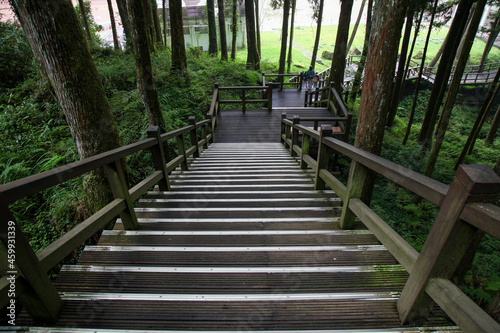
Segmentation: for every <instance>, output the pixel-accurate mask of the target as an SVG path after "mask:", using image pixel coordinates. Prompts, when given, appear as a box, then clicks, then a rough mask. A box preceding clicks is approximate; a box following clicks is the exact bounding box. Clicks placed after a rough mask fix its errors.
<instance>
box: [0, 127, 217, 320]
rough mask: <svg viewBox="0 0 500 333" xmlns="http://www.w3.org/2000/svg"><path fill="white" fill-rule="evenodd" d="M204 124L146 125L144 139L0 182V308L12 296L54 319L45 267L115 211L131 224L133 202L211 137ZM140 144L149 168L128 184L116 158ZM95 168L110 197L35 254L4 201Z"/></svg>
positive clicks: (55, 302)
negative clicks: (173, 148)
mask: <svg viewBox="0 0 500 333" xmlns="http://www.w3.org/2000/svg"><path fill="white" fill-rule="evenodd" d="M209 124H210V120H209V119H207V120H204V121H201V122H198V123H197V122H196V121H195V118H194V117H190V118H189V126H186V127H183V128H181V129H178V130H175V131H172V132H168V133H164V134H160V131H159V128H158V127H150V128H149V129H148V132H147V133H148V138H147V139H145V140H142V141H139V142H136V143H133V144H130V145H127V146H124V147H120V148H117V149H114V150H111V151H108V152H105V153H102V154H99V155H95V156H92V157H89V158H86V159H83V160H81V161H78V162H75V163H71V164H68V165H65V166H62V167H59V168H56V169H53V170H49V171H46V172H43V173H40V174H37V175H33V176H30V177H26V178H23V179H20V180H17V181H14V182H11V183H8V184H5V185H1V186H0V214H1V215H0V272H1V273H0V274H1V277H0V307H4V306H6V305H10V304H12V302H15V299H14V296H15V297H16V298H17V299H18V300H20V302H21V303H22V304H23V305H24V307H25V309H26V310H27V311H28V313H29V314H30V315H31V316H32V317H33V318H34V319H36V320H40V321H43V322H54V321H55V320H56V319H57V316H58V313H59V310H60V308H61V305H62V301H61V298H60V297H59V294H58V293H57V290H56V289H55V287H54V286H53V284H52V283H51V281H50V280H49V278H48V276H47V272H48V271H50V270H51V269H52V268H53V267H54V266H56V265H57V264H58V263H60V262H61V261H62V260H63V259H64V258H65V257H66V256H68V255H69V254H70V253H71V252H72V251H73V250H74V249H76V248H77V247H79V246H80V245H81V244H83V243H84V242H85V241H86V240H87V239H89V238H90V237H91V236H92V235H94V234H95V233H96V232H98V231H99V230H100V229H102V228H103V227H104V226H106V225H107V224H108V223H109V222H110V221H112V220H114V219H115V218H116V217H117V216H118V215H119V216H120V217H121V220H122V223H123V225H124V227H125V228H126V229H129V230H133V229H136V228H137V226H138V222H137V218H136V216H135V213H134V207H133V202H134V201H136V200H137V199H138V198H139V197H140V196H141V195H142V194H144V193H146V192H147V191H148V190H149V189H150V188H152V187H153V186H154V185H156V184H158V186H159V188H160V190H161V191H168V190H170V184H169V178H168V175H169V173H170V172H171V171H173V170H174V169H175V168H177V167H178V166H180V167H181V168H182V170H187V169H188V164H187V161H188V157H190V156H194V157H198V156H199V150H200V147H204V148H208V145H209V143H210V142H211V141H213V132H211V133H209V126H208V125H209ZM186 135H188V136H189V137H188V138H185V136H186ZM169 140H175V141H176V143H177V149H178V155H177V156H175V157H173V158H170V157H169V153H168V150H165V149H164V147H165V145H166V143H167V141H169ZM146 149H148V150H150V151H151V153H152V157H153V163H154V167H155V171H154V172H153V173H152V174H151V175H149V176H148V177H146V178H145V179H144V180H142V181H141V182H140V183H138V184H137V185H135V186H133V187H132V188H130V189H129V186H128V184H127V181H126V179H125V176H124V170H123V166H122V159H124V158H126V157H127V156H130V155H132V154H135V153H139V152H143V151H144V150H146ZM99 168H103V169H104V170H105V172H106V175H107V178H108V180H109V183H110V187H111V190H112V193H113V196H114V200H113V201H112V202H110V203H109V204H108V205H106V206H105V207H104V208H102V209H101V210H99V211H98V212H97V213H95V214H94V215H92V216H91V217H89V218H88V219H86V220H85V221H83V222H82V223H80V224H79V225H77V226H75V227H74V228H73V229H72V230H70V231H68V232H66V233H65V234H64V235H62V236H61V237H59V238H58V239H57V240H55V241H54V242H53V243H51V244H49V245H48V246H46V247H45V248H44V249H42V250H41V251H39V252H38V253H36V254H35V252H34V251H33V249H32V248H31V246H30V245H29V242H28V239H27V238H26V237H25V236H24V234H23V232H22V231H21V229H20V228H19V225H18V223H17V222H16V220H15V218H14V215H13V214H12V212H11V211H10V209H9V206H8V205H9V204H10V203H13V202H15V201H17V200H19V199H22V198H25V197H28V196H30V195H33V194H36V193H38V192H40V191H43V190H45V189H48V188H50V187H53V186H55V185H58V184H61V183H64V182H66V181H68V180H70V179H73V178H75V177H78V176H80V175H83V174H85V173H87V172H90V171H93V170H97V169H99ZM13 286H14V290H15V292H14V293H12V290H13V288H12V287H13Z"/></svg>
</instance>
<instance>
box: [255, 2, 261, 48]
mask: <svg viewBox="0 0 500 333" xmlns="http://www.w3.org/2000/svg"><path fill="white" fill-rule="evenodd" d="M254 3H255V29H256V30H255V33H256V34H257V50H258V51H259V57H260V55H261V54H262V45H261V43H260V12H259V10H260V9H259V8H260V7H259V0H254Z"/></svg>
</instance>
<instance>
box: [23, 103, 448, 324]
mask: <svg viewBox="0 0 500 333" xmlns="http://www.w3.org/2000/svg"><path fill="white" fill-rule="evenodd" d="M247 114H249V115H250V114H252V112H250V111H249V112H247ZM223 118H224V116H223ZM252 147H254V148H252ZM311 172H312V171H308V170H301V169H300V168H299V166H298V164H297V162H296V160H295V159H293V158H291V157H290V156H289V155H288V153H287V152H286V151H285V150H284V148H283V147H282V146H281V145H280V144H279V143H278V144H269V143H268V144H266V143H262V144H259V145H258V146H257V147H255V146H250V145H241V144H220V143H216V144H213V145H212V146H211V147H210V148H209V149H208V150H206V151H205V152H203V153H202V157H201V158H199V159H196V160H194V161H192V162H191V164H190V167H189V171H184V172H179V171H174V173H173V175H172V177H171V184H172V191H171V192H158V191H153V192H150V193H149V194H148V196H147V197H146V198H145V199H142V200H141V201H140V203H139V205H138V206H137V207H136V209H135V210H136V214H137V216H138V218H139V229H138V230H136V231H125V230H123V225H122V224H121V223H119V222H118V223H117V224H116V226H115V228H114V230H112V231H105V232H104V233H103V235H102V237H101V239H100V241H99V243H98V245H96V246H87V247H86V248H85V250H84V252H83V254H82V256H81V259H80V261H79V263H78V265H74V266H65V267H63V269H62V271H61V273H60V275H59V277H58V278H57V280H56V283H55V285H56V287H57V288H58V290H59V291H60V293H61V295H62V298H63V300H64V306H63V309H62V313H61V316H60V318H59V321H58V322H57V323H56V325H55V326H56V327H59V328H60V330H61V331H64V328H68V327H79V328H88V329H92V331H93V332H94V331H100V330H103V329H113V330H114V331H112V332H123V331H124V330H127V331H129V330H130V331H134V330H138V331H141V332H144V331H146V330H165V331H169V332H171V331H174V330H178V331H198V332H200V331H202V332H207V331H253V330H256V331H265V330H267V331H274V332H276V331H281V332H290V331H296V332H298V331H300V330H326V331H328V332H340V331H342V332H345V331H346V330H348V331H349V332H361V330H363V332H366V331H365V329H368V330H369V331H370V332H387V331H390V332H394V329H398V330H397V331H398V332H419V331H420V329H421V328H412V327H401V325H400V322H399V319H398V313H397V310H396V302H397V300H398V295H399V292H400V291H401V290H402V287H403V285H404V283H405V281H406V279H407V276H408V275H407V273H406V271H405V270H404V269H403V268H402V267H401V266H400V265H398V263H397V262H396V261H395V259H394V258H393V257H392V255H391V254H390V253H389V252H388V251H387V250H386V249H385V247H384V246H382V245H380V243H379V242H378V240H377V239H376V238H375V236H374V235H373V234H372V233H371V232H370V231H368V230H366V228H364V226H363V225H361V224H358V225H357V228H356V230H349V231H343V230H339V223H338V216H339V214H340V201H339V199H338V197H337V196H336V195H335V193H333V192H331V191H314V189H313V183H312V181H311V176H310V174H311ZM24 321H25V324H31V325H32V324H33V323H31V322H30V320H29V319H28V318H26V317H25V318H24ZM447 325H448V322H447V321H446V320H445V319H444V318H443V317H442V316H441V315H440V312H439V311H437V312H436V313H434V314H433V315H432V316H431V317H430V319H429V321H428V322H427V323H426V324H425V326H426V330H425V332H435V331H442V330H443V329H448V327H447ZM433 327H434V328H433ZM31 329H33V330H36V328H33V327H32V328H31ZM48 330H52V331H54V332H55V331H56V330H55V329H52V328H50V329H46V331H48ZM115 330H116V331H115ZM326 331H323V332H326ZM447 331H455V329H454V328H451V330H447ZM38 332H40V331H38ZM78 332H83V331H81V330H78ZM106 332H111V331H106ZM308 332H311V331H308ZM318 332H319V331H318Z"/></svg>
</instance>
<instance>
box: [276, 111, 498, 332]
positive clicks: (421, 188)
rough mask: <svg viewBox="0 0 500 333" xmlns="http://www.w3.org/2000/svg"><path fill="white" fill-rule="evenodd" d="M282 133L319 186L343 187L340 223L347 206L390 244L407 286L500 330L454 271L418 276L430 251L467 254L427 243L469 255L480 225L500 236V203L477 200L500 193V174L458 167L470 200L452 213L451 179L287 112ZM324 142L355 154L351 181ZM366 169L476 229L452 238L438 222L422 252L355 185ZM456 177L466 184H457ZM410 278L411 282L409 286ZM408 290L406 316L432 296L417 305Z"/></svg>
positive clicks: (469, 323) (474, 327)
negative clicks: (314, 152) (331, 164)
mask: <svg viewBox="0 0 500 333" xmlns="http://www.w3.org/2000/svg"><path fill="white" fill-rule="evenodd" d="M298 130H300V131H302V135H303V136H304V139H303V140H302V141H303V142H308V141H309V140H308V139H307V138H310V137H316V138H318V139H317V140H319V147H318V151H319V152H320V153H319V156H318V160H314V158H312V157H311V156H310V155H309V154H306V153H304V152H308V149H309V147H308V146H305V147H304V146H302V147H300V145H299V143H298V141H297V140H290V134H291V133H293V132H294V131H298ZM281 138H282V139H281V142H282V143H283V144H284V145H285V147H287V146H290V145H292V148H293V151H295V152H298V151H302V152H303V153H302V154H301V155H300V160H299V161H300V165H301V168H302V167H304V166H309V167H311V168H312V169H313V170H314V171H315V184H316V185H315V188H317V189H321V188H322V186H324V185H325V184H326V185H328V186H330V187H331V188H332V189H333V190H334V191H335V192H336V193H338V195H339V197H340V198H341V199H342V201H343V202H344V207H343V213H342V218H341V226H344V224H343V221H342V219H343V218H344V213H345V212H346V211H349V212H351V213H352V214H354V215H355V216H356V217H357V218H359V219H360V220H361V221H362V222H363V223H364V224H365V225H366V226H367V227H368V228H369V229H370V230H371V231H372V232H373V233H374V235H375V236H376V237H377V239H379V240H380V241H381V242H382V244H384V245H385V246H386V248H387V249H388V250H389V251H390V252H391V253H392V255H393V256H394V257H395V258H396V260H397V261H398V262H399V263H401V264H402V265H403V267H404V268H405V269H406V270H407V271H408V272H409V273H411V274H410V278H411V279H409V280H408V283H407V286H406V287H405V290H406V289H409V290H414V287H413V285H414V284H415V283H417V284H418V285H420V286H421V287H422V286H423V289H422V290H423V291H422V292H424V293H427V294H428V295H429V296H431V297H432V299H434V300H435V301H436V302H437V303H438V305H439V306H441V308H442V309H443V310H444V311H445V312H446V313H447V314H448V315H449V316H450V317H451V319H452V320H454V321H455V322H456V323H457V324H459V325H460V327H461V328H462V329H463V330H464V331H465V332H484V333H487V332H500V325H499V324H498V323H497V322H495V321H494V320H493V319H492V318H491V317H489V316H488V315H487V314H486V313H485V312H484V311H483V310H481V309H480V308H479V307H478V306H477V305H475V304H474V303H473V302H472V301H471V300H470V299H469V298H468V297H467V296H466V295H464V294H463V293H462V292H461V291H460V290H459V288H458V287H456V286H455V285H454V284H453V283H452V282H451V281H450V278H451V275H449V276H450V278H436V277H435V276H433V275H432V274H430V275H428V276H429V277H428V278H427V279H428V280H424V281H422V280H419V278H418V276H419V275H418V274H422V273H419V272H422V271H428V272H433V270H432V267H428V264H429V262H430V261H429V260H428V259H426V258H425V257H428V256H429V254H431V256H435V257H437V256H444V257H443V260H445V261H446V260H448V261H450V259H452V261H453V262H454V263H458V262H460V260H462V259H460V258H462V257H459V258H452V257H453V255H450V254H449V253H446V254H441V253H434V252H432V251H431V252H430V253H429V251H426V250H425V249H426V248H433V247H436V248H437V249H441V251H442V249H446V248H449V249H455V248H456V249H458V248H459V247H462V248H460V251H457V253H460V256H461V255H463V256H465V257H470V256H471V255H473V253H474V251H475V246H477V244H476V243H477V239H479V238H478V237H477V236H475V235H479V234H480V233H479V234H478V231H477V230H481V231H483V232H486V233H488V234H490V235H492V236H494V237H496V238H499V239H500V207H498V206H495V205H493V204H491V203H476V202H474V201H476V200H477V195H478V194H477V193H479V192H485V193H486V194H485V195H484V196H483V200H492V199H494V198H497V197H498V194H499V192H500V191H499V189H500V178H499V177H498V176H496V175H495V174H494V173H493V172H492V171H491V169H488V168H485V167H484V166H467V167H461V169H459V172H458V173H457V176H456V178H455V180H454V182H455V185H454V186H455V187H456V188H460V189H461V191H465V194H462V199H460V200H462V202H465V206H463V210H461V211H458V212H454V211H451V212H452V213H453V214H451V215H450V214H448V212H447V210H450V209H457V208H458V206H456V205H455V204H454V203H453V201H454V200H455V198H454V196H455V195H456V193H457V190H456V189H453V190H451V189H450V186H448V185H445V184H442V183H440V182H438V181H436V180H434V179H432V178H429V177H426V176H423V175H421V174H419V173H417V172H414V171H412V170H410V169H407V168H404V167H402V166H400V165H397V164H395V163H393V162H390V161H388V160H385V159H383V158H381V157H379V156H376V155H374V154H371V153H368V152H366V151H364V150H362V149H359V148H356V147H354V146H352V145H349V144H347V143H345V142H343V141H341V140H337V139H334V138H332V137H328V136H326V137H325V136H323V135H322V131H315V130H312V129H310V128H306V127H304V126H302V125H299V124H298V123H297V121H294V122H292V121H290V120H288V119H286V117H282V133H281ZM325 147H328V148H329V149H330V152H329V153H328V154H332V153H334V152H335V153H340V154H342V155H344V156H347V157H349V158H350V159H351V160H352V164H351V173H350V176H349V182H348V185H347V186H345V185H344V184H342V183H341V182H340V181H339V180H338V179H337V178H335V176H334V175H333V174H331V173H330V172H329V171H328V170H327V169H326V165H327V164H325V162H324V158H325V157H324V154H325V152H328V150H327V149H326V148H325ZM291 151H292V150H291ZM353 168H354V169H353ZM365 169H369V170H372V171H374V172H376V173H378V174H380V175H382V176H384V177H385V178H387V179H390V180H392V181H393V182H395V183H397V184H399V185H400V186H402V187H404V188H406V189H408V190H410V191H412V192H414V193H415V194H417V195H419V196H421V197H423V198H425V199H427V200H429V201H431V202H432V203H434V204H436V205H437V206H439V207H441V209H440V213H439V215H438V217H437V220H439V223H441V224H443V223H445V224H446V223H448V222H446V221H447V220H446V218H447V217H446V216H454V217H453V218H452V219H451V220H450V223H454V225H455V224H456V225H457V226H458V227H457V228H462V225H465V224H469V225H471V226H473V227H474V228H477V229H474V228H473V229H471V228H465V229H463V230H464V231H466V233H467V235H464V234H463V233H462V235H461V236H460V237H462V238H460V237H459V238H453V236H447V235H454V236H456V235H458V234H452V233H445V234H444V235H443V234H442V233H443V231H442V229H440V228H438V227H436V226H435V228H433V230H431V234H430V235H429V237H428V239H427V241H426V244H425V245H424V249H423V250H422V254H419V253H418V252H417V251H416V250H415V249H414V248H413V247H412V246H411V245H409V244H408V243H407V242H406V241H405V240H404V239H403V238H402V237H401V236H400V235H399V234H397V233H396V232H395V231H394V230H393V229H392V228H391V227H390V226H389V225H387V223H385V222H384V221H383V220H382V219H381V218H380V217H379V216H378V215H377V214H376V213H375V212H374V211H373V210H371V209H370V207H369V206H367V205H366V204H365V203H363V202H362V201H361V200H360V199H359V197H357V195H359V193H360V191H359V189H360V188H362V185H360V184H356V186H357V188H356V189H354V188H351V186H354V185H353V184H352V177H353V175H355V174H359V172H365V171H363V170H365ZM488 170H489V171H488ZM457 182H460V183H461V184H465V185H461V186H458V187H457V185H456V184H457ZM475 184H480V186H475ZM488 186H489V187H488ZM470 191H472V192H471V193H472V194H467V193H468V192H470ZM464 195H470V196H473V197H474V198H475V199H474V200H473V202H472V203H467V197H464ZM458 209H460V208H458ZM445 217H446V218H445ZM435 223H437V222H435ZM436 228H437V229H436ZM448 228H453V226H448ZM460 230H462V229H460ZM463 239H466V240H467V242H464V241H463ZM437 240H439V242H443V244H445V245H443V246H442V247H440V246H436V245H434V242H436V241H437ZM454 242H457V244H456V245H446V244H455V243H454ZM471 251H472V252H471ZM471 253H472V254H471ZM422 256H425V257H422ZM436 263H439V261H437V260H436ZM442 266H443V267H444V266H447V265H440V266H438V269H440V272H441V271H442V270H443V268H442ZM451 267H454V266H451ZM460 267H461V268H462V270H461V272H462V274H463V273H464V272H463V270H464V267H465V265H464V264H463V263H462V262H460ZM465 269H466V268H465ZM453 270H454V269H453V268H451V271H452V272H449V273H448V274H452V273H453ZM417 273H418V274H417ZM415 274H417V275H415ZM443 276H445V277H447V276H448V275H446V274H444V275H443ZM408 284H411V285H410V286H408ZM405 290H403V295H404V296H403V295H402V297H401V298H400V299H399V303H398V309H399V311H400V314H401V318H402V320H406V319H405V318H406V316H404V315H403V313H408V311H416V310H414V309H413V306H424V305H423V304H427V303H425V302H427V300H425V299H424V301H423V302H424V303H423V304H422V305H421V303H419V302H417V303H415V305H413V303H411V302H409V301H408V300H411V299H412V298H411V297H416V296H407V295H406V294H407V292H406V291H405ZM415 295H417V296H418V295H420V294H418V293H417V294H415ZM402 299H403V300H402ZM408 306H410V307H408ZM424 308H429V306H428V305H425V306H424Z"/></svg>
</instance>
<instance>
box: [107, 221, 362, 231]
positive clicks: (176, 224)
mask: <svg viewBox="0 0 500 333" xmlns="http://www.w3.org/2000/svg"><path fill="white" fill-rule="evenodd" d="M354 227H355V229H356V230H359V229H365V228H366V227H365V226H364V224H362V223H361V222H359V221H358V222H356V224H355V225H354ZM324 229H329V230H339V229H340V223H339V221H338V218H326V219H324V218H323V219H310V218H306V219H295V221H294V222H291V219H286V218H285V219H268V220H266V219H139V227H138V230H144V231H147V230H157V231H203V230H206V231H227V230H324ZM114 230H124V227H123V224H122V223H121V221H120V220H118V221H117V223H116V224H115V228H114Z"/></svg>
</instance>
